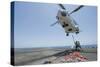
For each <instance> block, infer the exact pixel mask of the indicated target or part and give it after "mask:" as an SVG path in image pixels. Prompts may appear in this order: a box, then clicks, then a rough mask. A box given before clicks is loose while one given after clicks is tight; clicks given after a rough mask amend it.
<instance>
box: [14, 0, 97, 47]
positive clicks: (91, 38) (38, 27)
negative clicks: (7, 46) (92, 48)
mask: <svg viewBox="0 0 100 67" xmlns="http://www.w3.org/2000/svg"><path fill="white" fill-rule="evenodd" d="M64 6H65V8H66V10H67V11H69V12H71V11H72V10H74V9H75V8H77V7H78V6H79V5H71V4H64ZM14 7H15V12H14V19H15V20H14V45H15V48H31V47H58V46H70V45H74V43H73V39H72V36H71V35H73V36H74V37H75V40H78V41H80V43H81V45H88V44H97V7H96V6H84V7H83V8H82V9H80V10H79V11H77V12H75V13H73V14H72V15H71V17H72V18H73V19H74V20H75V21H76V22H77V23H78V25H79V28H80V30H81V32H80V33H79V34H78V35H76V34H69V36H66V34H65V31H64V29H63V28H62V27H61V25H60V24H56V25H55V26H53V27H51V26H50V25H51V24H52V23H54V22H56V21H57V19H56V15H57V11H58V10H59V9H61V8H60V7H59V6H58V5H57V4H50V3H34V2H18V1H16V2H15V5H14Z"/></svg>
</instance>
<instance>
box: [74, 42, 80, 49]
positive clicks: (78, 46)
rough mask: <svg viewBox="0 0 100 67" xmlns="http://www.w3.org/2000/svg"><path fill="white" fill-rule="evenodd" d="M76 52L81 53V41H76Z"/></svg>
mask: <svg viewBox="0 0 100 67" xmlns="http://www.w3.org/2000/svg"><path fill="white" fill-rule="evenodd" d="M74 43H75V51H80V49H81V45H80V42H79V41H75V42H74Z"/></svg>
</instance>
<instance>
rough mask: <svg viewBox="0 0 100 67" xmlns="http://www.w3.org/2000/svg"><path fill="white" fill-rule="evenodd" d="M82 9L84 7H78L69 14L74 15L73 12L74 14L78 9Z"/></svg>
mask: <svg viewBox="0 0 100 67" xmlns="http://www.w3.org/2000/svg"><path fill="white" fill-rule="evenodd" d="M82 7H84V5H80V6H79V7H77V8H76V9H75V10H73V11H72V12H71V13H70V14H72V13H74V12H76V11H78V10H79V9H81V8H82Z"/></svg>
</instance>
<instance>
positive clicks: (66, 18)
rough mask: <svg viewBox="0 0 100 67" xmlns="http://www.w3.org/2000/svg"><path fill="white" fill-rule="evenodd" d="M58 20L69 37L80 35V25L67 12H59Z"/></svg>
mask: <svg viewBox="0 0 100 67" xmlns="http://www.w3.org/2000/svg"><path fill="white" fill-rule="evenodd" d="M56 18H57V20H58V22H59V23H60V24H61V26H62V28H64V30H65V32H66V34H67V36H68V35H69V33H76V34H78V33H79V27H78V24H77V23H76V22H75V20H74V19H73V18H72V17H71V16H70V14H69V13H68V12H67V11H65V10H59V11H58V13H57V16H56Z"/></svg>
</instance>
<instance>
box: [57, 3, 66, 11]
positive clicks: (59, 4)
mask: <svg viewBox="0 0 100 67" xmlns="http://www.w3.org/2000/svg"><path fill="white" fill-rule="evenodd" d="M58 5H59V6H60V7H61V8H62V9H64V10H66V8H65V7H64V6H63V5H62V4H58Z"/></svg>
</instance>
